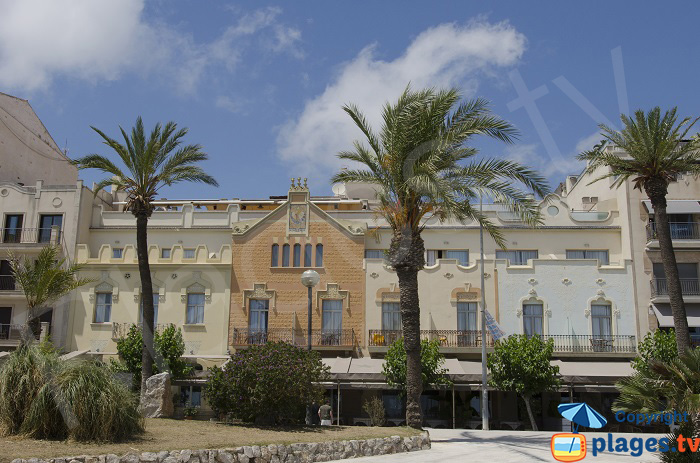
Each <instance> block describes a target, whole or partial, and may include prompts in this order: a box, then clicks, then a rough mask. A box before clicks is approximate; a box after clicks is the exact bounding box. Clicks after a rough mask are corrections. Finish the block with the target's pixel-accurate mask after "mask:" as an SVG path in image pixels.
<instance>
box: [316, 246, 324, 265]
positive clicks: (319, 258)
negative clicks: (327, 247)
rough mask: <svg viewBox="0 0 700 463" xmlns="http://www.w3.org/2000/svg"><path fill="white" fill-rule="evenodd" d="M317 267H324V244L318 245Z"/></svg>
mask: <svg viewBox="0 0 700 463" xmlns="http://www.w3.org/2000/svg"><path fill="white" fill-rule="evenodd" d="M316 267H323V245H322V244H317V245H316Z"/></svg>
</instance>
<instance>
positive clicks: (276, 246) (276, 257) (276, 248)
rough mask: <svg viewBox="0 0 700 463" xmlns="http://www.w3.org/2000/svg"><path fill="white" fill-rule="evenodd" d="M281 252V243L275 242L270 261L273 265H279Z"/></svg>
mask: <svg viewBox="0 0 700 463" xmlns="http://www.w3.org/2000/svg"><path fill="white" fill-rule="evenodd" d="M279 253H280V246H279V244H273V245H272V259H271V262H270V266H271V267H277V266H278V265H279V259H280V256H279Z"/></svg>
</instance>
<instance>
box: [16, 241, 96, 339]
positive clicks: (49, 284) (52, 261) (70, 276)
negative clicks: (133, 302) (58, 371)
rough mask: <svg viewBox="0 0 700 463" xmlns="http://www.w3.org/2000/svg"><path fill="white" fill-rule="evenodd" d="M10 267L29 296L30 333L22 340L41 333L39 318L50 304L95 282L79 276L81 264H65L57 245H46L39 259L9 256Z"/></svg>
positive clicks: (28, 317)
mask: <svg viewBox="0 0 700 463" xmlns="http://www.w3.org/2000/svg"><path fill="white" fill-rule="evenodd" d="M9 260H10V267H11V269H12V274H13V275H14V278H15V282H16V283H17V285H18V286H19V287H20V288H21V289H22V292H23V293H24V297H25V298H26V299H27V325H28V327H29V331H31V336H27V335H28V334H30V333H25V335H24V336H22V342H28V341H29V340H30V338H32V337H36V336H38V335H39V334H40V333H41V326H40V322H39V317H40V316H41V315H42V313H43V311H45V310H47V306H48V305H50V304H51V303H52V302H55V301H57V300H58V299H60V298H61V297H63V296H64V295H66V294H68V293H69V292H71V291H73V290H74V289H76V288H78V287H80V286H83V285H85V284H88V283H90V282H91V281H93V280H92V279H90V278H77V277H76V275H77V273H78V272H79V271H80V269H81V268H82V265H79V264H66V258H65V257H63V258H62V257H61V249H60V248H59V247H58V246H46V247H45V248H43V249H42V250H41V251H39V255H38V256H37V257H36V259H32V258H29V257H24V258H20V257H18V256H16V255H15V254H13V253H10V255H9Z"/></svg>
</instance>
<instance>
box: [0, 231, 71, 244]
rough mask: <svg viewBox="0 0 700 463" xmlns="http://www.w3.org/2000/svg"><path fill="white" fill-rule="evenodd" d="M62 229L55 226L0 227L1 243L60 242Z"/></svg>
mask: <svg viewBox="0 0 700 463" xmlns="http://www.w3.org/2000/svg"><path fill="white" fill-rule="evenodd" d="M60 242H61V229H60V228H58V227H53V228H0V244H5V245H7V244H59V243H60Z"/></svg>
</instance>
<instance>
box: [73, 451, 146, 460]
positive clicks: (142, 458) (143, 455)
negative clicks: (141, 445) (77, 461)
mask: <svg viewBox="0 0 700 463" xmlns="http://www.w3.org/2000/svg"><path fill="white" fill-rule="evenodd" d="M156 461H158V454H157V453H153V452H143V453H142V454H141V462H142V463H144V462H145V463H153V462H156ZM85 463H87V462H85Z"/></svg>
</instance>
